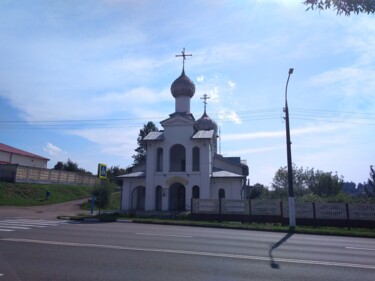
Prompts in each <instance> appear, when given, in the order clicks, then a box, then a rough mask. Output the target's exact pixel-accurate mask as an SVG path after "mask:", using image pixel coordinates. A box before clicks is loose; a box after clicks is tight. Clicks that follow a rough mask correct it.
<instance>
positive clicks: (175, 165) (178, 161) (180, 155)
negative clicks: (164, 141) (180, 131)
mask: <svg viewBox="0 0 375 281" xmlns="http://www.w3.org/2000/svg"><path fill="white" fill-rule="evenodd" d="M169 167H170V171H171V172H185V170H186V152H185V147H184V146H183V145H181V144H175V145H173V146H172V147H171V149H170V162H169Z"/></svg>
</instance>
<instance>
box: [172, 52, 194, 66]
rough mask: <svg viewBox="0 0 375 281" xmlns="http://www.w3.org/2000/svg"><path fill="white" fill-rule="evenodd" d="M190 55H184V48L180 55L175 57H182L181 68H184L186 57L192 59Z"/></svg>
mask: <svg viewBox="0 0 375 281" xmlns="http://www.w3.org/2000/svg"><path fill="white" fill-rule="evenodd" d="M192 56H193V55H192V54H185V48H183V49H182V52H181V55H176V57H182V68H185V60H186V57H192Z"/></svg>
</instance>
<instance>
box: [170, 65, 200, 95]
mask: <svg viewBox="0 0 375 281" xmlns="http://www.w3.org/2000/svg"><path fill="white" fill-rule="evenodd" d="M171 93H172V95H173V97H175V98H178V97H183V96H187V97H193V96H194V93H195V85H194V83H193V81H191V80H190V78H189V77H187V76H186V75H185V71H184V70H182V73H181V75H180V77H178V78H177V79H176V80H174V82H173V83H172V86H171Z"/></svg>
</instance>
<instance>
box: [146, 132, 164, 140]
mask: <svg viewBox="0 0 375 281" xmlns="http://www.w3.org/2000/svg"><path fill="white" fill-rule="evenodd" d="M143 140H145V141H161V140H164V132H149V133H148V135H147V136H145V137H144V139H143Z"/></svg>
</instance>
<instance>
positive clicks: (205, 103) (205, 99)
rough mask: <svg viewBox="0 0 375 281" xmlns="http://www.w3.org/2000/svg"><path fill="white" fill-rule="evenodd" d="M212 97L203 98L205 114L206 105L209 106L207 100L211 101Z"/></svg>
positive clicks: (205, 96)
mask: <svg viewBox="0 0 375 281" xmlns="http://www.w3.org/2000/svg"><path fill="white" fill-rule="evenodd" d="M209 99H210V97H209V96H207V94H204V95H203V97H202V98H201V100H203V103H204V112H206V105H207V100H209Z"/></svg>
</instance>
